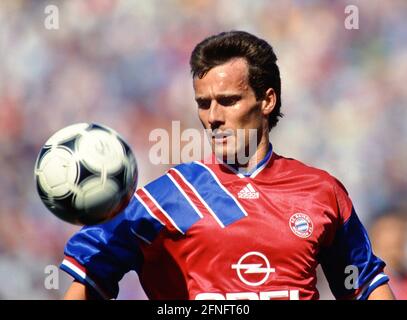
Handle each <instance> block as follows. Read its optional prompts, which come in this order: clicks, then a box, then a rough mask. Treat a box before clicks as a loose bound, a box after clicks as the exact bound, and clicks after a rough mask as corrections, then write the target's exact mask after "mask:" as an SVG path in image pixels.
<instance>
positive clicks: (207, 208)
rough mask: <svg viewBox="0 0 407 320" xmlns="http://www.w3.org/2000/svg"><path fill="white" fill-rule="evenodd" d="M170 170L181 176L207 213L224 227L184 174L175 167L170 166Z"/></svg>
mask: <svg viewBox="0 0 407 320" xmlns="http://www.w3.org/2000/svg"><path fill="white" fill-rule="evenodd" d="M170 170H174V171H175V172H176V173H177V174H178V176H180V177H181V179H182V181H184V183H185V184H186V185H187V186H188V187H190V188H191V190H192V192H193V193H194V194H195V195H196V197H197V198H198V199H199V201H201V202H202V204H203V205H204V206H205V208H206V210H208V211H209V213H210V214H211V215H212V217H213V218H214V219H215V220H216V222H217V223H218V224H219V225H220V226H221V227H222V228H224V227H225V225H224V224H223V223H222V221H220V220H219V218H218V216H217V215H216V214H215V212H213V210H212V209H211V208H210V207H209V205H208V204H207V203H206V201H205V200H204V199H202V197H201V195H200V194H199V193H198V191H196V189H195V188H194V186H193V185H192V184H190V183H189V181H188V180H187V179H185V178H184V176H183V175H182V174H181V172H179V171H178V170H177V169H175V168H171V169H170Z"/></svg>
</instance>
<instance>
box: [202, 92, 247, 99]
mask: <svg viewBox="0 0 407 320" xmlns="http://www.w3.org/2000/svg"><path fill="white" fill-rule="evenodd" d="M240 97H242V95H241V94H238V93H222V94H217V95H215V99H216V100H218V99H224V98H240ZM210 99H211V98H210V97H205V96H198V97H195V101H202V100H210Z"/></svg>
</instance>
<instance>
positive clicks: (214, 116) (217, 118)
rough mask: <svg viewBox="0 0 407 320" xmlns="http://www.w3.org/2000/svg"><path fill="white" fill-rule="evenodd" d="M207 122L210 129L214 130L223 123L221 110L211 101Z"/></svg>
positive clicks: (220, 107)
mask: <svg viewBox="0 0 407 320" xmlns="http://www.w3.org/2000/svg"><path fill="white" fill-rule="evenodd" d="M208 122H209V124H210V125H211V128H212V129H216V128H217V127H219V126H220V125H221V124H223V123H225V118H224V114H223V108H222V106H220V105H219V104H218V103H217V102H216V101H212V103H211V106H210V108H209V117H208Z"/></svg>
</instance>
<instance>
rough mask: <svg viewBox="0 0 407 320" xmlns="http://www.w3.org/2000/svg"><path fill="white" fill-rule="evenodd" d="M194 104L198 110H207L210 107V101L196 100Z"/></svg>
mask: <svg viewBox="0 0 407 320" xmlns="http://www.w3.org/2000/svg"><path fill="white" fill-rule="evenodd" d="M196 104H197V105H198V108H199V109H209V107H210V106H211V100H209V99H196Z"/></svg>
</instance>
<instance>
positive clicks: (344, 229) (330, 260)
mask: <svg viewBox="0 0 407 320" xmlns="http://www.w3.org/2000/svg"><path fill="white" fill-rule="evenodd" d="M333 192H334V194H335V199H336V203H335V204H334V205H333V207H334V210H335V211H336V214H337V219H338V221H337V227H336V228H335V230H334V234H333V236H332V241H331V242H330V243H329V244H327V245H326V246H324V247H323V248H321V251H320V254H319V261H320V263H321V266H322V269H323V271H324V273H325V276H326V278H327V280H328V283H329V286H330V288H331V291H332V293H333V295H334V296H335V297H336V298H337V299H361V300H363V299H367V298H368V296H369V295H370V293H371V292H372V291H373V290H374V289H376V288H377V287H378V286H380V285H382V284H384V283H386V282H388V281H389V278H388V276H387V275H385V274H384V273H383V269H384V267H385V263H384V262H383V261H382V260H381V259H380V258H378V257H376V256H375V255H374V253H373V250H372V246H371V243H370V240H369V236H368V234H367V231H366V229H365V228H364V226H363V224H362V223H361V221H360V220H359V218H358V216H357V214H356V212H355V209H354V207H353V204H352V201H351V199H350V198H349V196H348V193H347V191H346V189H345V188H344V187H343V185H342V184H341V183H340V182H339V181H338V180H336V179H334V185H333Z"/></svg>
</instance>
